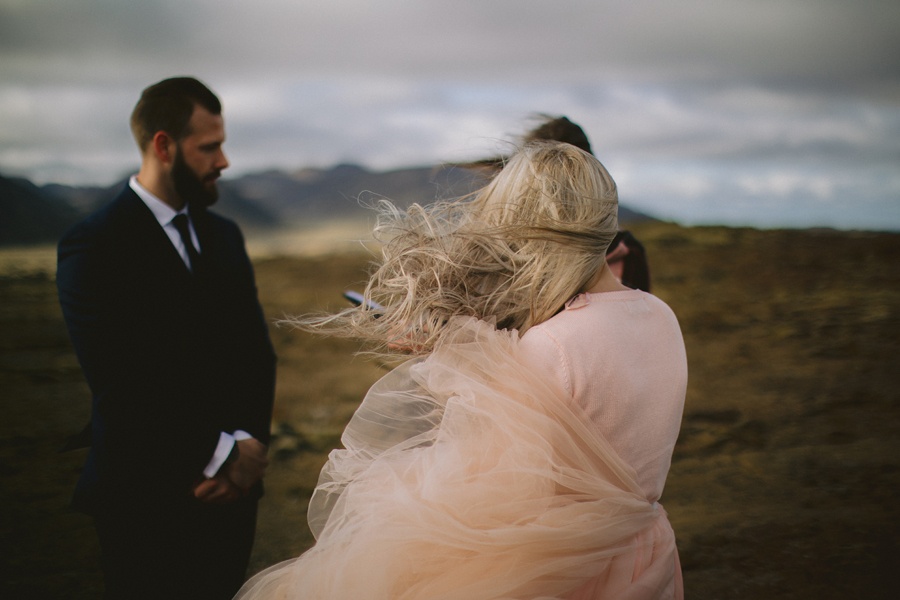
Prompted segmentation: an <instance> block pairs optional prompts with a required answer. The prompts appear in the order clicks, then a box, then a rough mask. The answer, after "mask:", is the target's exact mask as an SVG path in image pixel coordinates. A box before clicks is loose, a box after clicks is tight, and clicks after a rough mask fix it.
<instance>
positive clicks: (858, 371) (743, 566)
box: [0, 223, 900, 600]
mask: <svg viewBox="0 0 900 600" xmlns="http://www.w3.org/2000/svg"><path fill="white" fill-rule="evenodd" d="M633 231H634V232H635V233H636V235H637V236H638V238H639V239H641V240H642V241H643V242H644V243H645V245H646V247H647V251H648V254H649V256H650V260H651V267H652V272H653V278H654V279H653V284H654V292H655V293H656V294H657V295H658V296H659V297H661V298H662V299H663V300H665V301H666V302H668V303H669V304H670V305H671V306H672V308H673V309H674V311H675V313H676V314H677V315H678V317H679V320H680V322H681V326H682V328H683V330H684V336H685V342H686V344H687V350H688V359H689V364H690V384H689V388H688V395H687V403H686V407H685V414H684V421H683V423H682V433H681V437H680V438H679V442H678V445H677V447H676V449H675V456H674V460H673V463H672V469H671V472H670V474H669V479H668V483H667V486H666V491H665V493H664V495H663V499H662V501H663V503H664V505H665V507H666V509H667V510H668V512H669V516H670V519H671V521H672V524H673V526H674V528H675V532H676V535H677V536H678V545H679V549H680V553H681V559H682V563H683V566H684V579H685V589H686V596H687V598H689V599H692V600H703V599H709V600H712V599H726V598H740V599H764V598H765V599H769V598H809V599H813V598H814V599H817V600H822V599H831V598H834V599H837V598H841V599H844V598H895V597H897V592H896V585H895V584H896V583H897V581H898V579H900V575H898V573H900V558H898V549H900V548H898V541H900V509H898V507H897V506H898V505H897V501H896V497H897V495H898V493H900V393H898V388H900V363H898V359H897V357H898V354H900V352H898V351H900V235H898V234H886V233H851V232H834V231H815V230H809V231H802V230H791V231H758V230H753V229H730V228H721V227H709V228H681V227H678V226H675V225H670V224H660V223H648V224H643V225H641V226H636V227H634V228H633ZM47 256H48V255H47V254H43V255H42V254H40V252H39V251H35V252H34V253H29V252H20V253H12V252H10V251H3V252H2V253H0V259H5V260H4V261H3V265H2V266H0V332H2V335H0V406H2V418H0V524H2V536H3V544H2V546H0V548H2V549H0V569H2V570H0V597H2V598H10V599H12V598H15V599H17V600H20V599H21V600H24V599H30V598H84V599H87V598H99V597H100V595H101V592H102V578H101V574H100V572H99V568H98V556H99V550H98V546H97V541H96V538H95V536H94V533H93V530H92V527H91V524H90V521H89V519H88V518H87V517H85V516H84V515H81V514H78V513H75V512H72V511H71V510H70V509H68V508H67V503H68V500H69V496H70V494H71V491H72V488H73V486H74V483H75V480H76V479H77V477H78V473H79V470H80V465H81V462H82V461H83V459H84V451H76V452H70V453H66V454H58V453H57V452H56V450H57V448H59V447H60V446H61V445H62V443H63V441H64V440H65V438H66V436H68V435H69V434H71V433H74V432H75V431H77V430H78V429H79V428H80V427H81V426H82V425H83V424H84V422H85V421H86V419H87V418H88V413H89V406H90V395H89V392H88V389H87V386H86V385H85V383H84V381H83V379H82V376H81V372H80V369H79V367H78V363H77V361H76V358H75V356H74V353H73V351H72V349H71V346H70V344H69V341H68V337H67V335H66V331H65V326H64V324H63V322H62V318H61V314H60V310H59V307H58V305H57V301H56V293H55V286H54V282H53V277H52V273H50V272H48V268H47ZM35 257H37V258H35ZM32 259H33V260H34V262H29V261H30V260H32ZM42 261H43V262H42ZM367 261H368V257H367V256H366V255H365V254H361V253H356V254H352V253H345V254H332V255H326V256H319V257H306V258H302V257H300V258H298V257H275V258H265V259H263V258H258V259H257V260H256V269H257V279H258V284H259V290H260V298H261V300H262V303H263V305H264V308H265V310H266V314H267V316H268V317H269V318H270V319H272V320H273V321H274V320H276V319H278V318H280V317H282V316H284V315H290V314H298V313H303V312H308V311H311V310H320V309H335V308H339V307H342V306H343V305H344V303H343V300H342V298H341V296H340V294H341V292H342V291H343V290H344V289H347V288H353V289H357V290H361V289H362V282H363V281H364V279H365V270H366V266H367ZM271 333H272V338H273V341H274V343H275V347H276V351H277V353H278V355H279V358H280V362H279V376H278V392H277V398H276V404H275V420H274V423H273V431H274V432H275V433H276V437H275V440H274V442H273V444H272V451H271V457H272V465H271V467H270V469H269V474H268V476H267V495H266V496H265V498H264V499H263V501H262V504H261V511H260V521H259V528H258V535H257V542H256V547H255V551H254V555H253V560H252V565H251V570H252V571H254V572H255V571H258V570H260V569H262V568H264V567H266V566H268V565H270V564H272V563H274V562H277V561H280V560H283V559H286V558H289V557H292V556H295V555H297V554H299V553H300V552H302V551H303V550H304V549H305V548H307V547H309V545H310V544H311V543H312V538H311V536H310V533H309V530H308V529H307V526H306V520H305V517H306V504H307V501H308V498H309V495H310V493H311V492H312V489H313V487H314V486H315V483H316V478H317V475H318V471H319V469H320V467H321V466H322V464H323V463H324V461H325V459H326V456H327V453H328V451H329V450H330V449H331V448H333V447H336V446H337V445H338V444H339V438H340V433H341V430H342V428H343V426H344V424H345V423H346V422H347V420H348V419H349V417H350V415H351V414H352V413H353V411H354V409H355V408H356V406H357V404H358V403H359V401H360V399H361V398H362V396H363V394H364V393H365V391H366V390H367V388H368V387H369V386H370V385H371V384H372V383H373V382H374V381H375V380H376V379H377V378H378V377H380V376H381V375H382V374H383V373H384V372H385V371H384V367H383V366H381V365H379V364H376V363H373V362H372V361H369V360H366V359H364V358H362V357H354V352H355V351H356V350H357V349H358V347H357V346H356V345H355V344H353V343H349V342H341V341H334V340H329V339H319V338H314V337H312V336H310V335H307V334H304V333H298V332H296V331H293V330H291V329H290V328H284V327H282V328H279V327H276V326H275V325H273V326H272V330H271Z"/></svg>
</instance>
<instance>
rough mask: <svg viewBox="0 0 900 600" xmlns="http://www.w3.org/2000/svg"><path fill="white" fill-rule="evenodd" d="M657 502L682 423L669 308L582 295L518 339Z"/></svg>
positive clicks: (678, 341)
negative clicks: (579, 408) (581, 410)
mask: <svg viewBox="0 0 900 600" xmlns="http://www.w3.org/2000/svg"><path fill="white" fill-rule="evenodd" d="M521 347H522V349H523V351H524V353H525V356H526V358H527V359H528V360H530V361H532V363H533V364H535V365H538V366H539V367H540V368H542V369H546V370H547V371H548V372H549V374H550V376H552V377H554V378H555V379H556V380H557V381H558V382H559V383H560V384H561V385H562V387H563V389H564V390H566V391H567V392H568V393H569V394H570V396H571V397H572V399H573V400H574V401H575V402H576V403H577V404H578V405H579V406H581V407H582V408H583V409H584V411H585V412H586V413H587V415H588V416H589V417H590V419H591V421H593V423H594V424H595V425H596V426H597V428H598V429H599V430H600V432H601V433H602V434H603V435H604V436H605V437H606V439H607V440H608V441H609V443H610V444H611V445H612V447H613V448H614V449H615V450H616V452H618V454H619V456H620V457H621V458H622V459H623V460H624V461H625V462H626V463H628V464H629V465H631V467H632V468H634V470H635V471H637V481H638V483H639V484H640V486H641V489H642V490H643V491H644V493H645V494H646V495H647V500H648V501H650V502H655V501H656V500H658V499H659V497H660V495H661V494H662V491H663V486H664V485H665V482H666V474H667V473H668V472H669V466H670V465H671V462H672V450H673V448H674V447H675V440H676V438H677V437H678V430H679V428H680V427H681V413H682V410H683V408H684V395H685V390H686V388H687V358H686V356H685V351H684V341H683V340H682V337H681V329H680V328H679V327H678V321H677V320H676V318H675V315H674V313H672V310H671V309H670V308H669V307H668V306H667V305H666V304H665V303H664V302H663V301H662V300H660V299H659V298H657V297H655V296H652V295H650V294H647V293H645V292H642V291H640V290H628V291H622V292H606V293H602V294H582V295H580V296H577V297H575V298H574V299H572V300H571V301H570V302H569V303H568V304H567V305H566V308H565V310H563V311H562V312H560V313H559V314H557V315H556V316H554V317H553V318H551V319H549V320H547V321H545V322H544V323H541V324H540V325H538V326H536V327H533V328H531V329H530V330H528V331H527V332H526V333H525V335H524V336H522V339H521Z"/></svg>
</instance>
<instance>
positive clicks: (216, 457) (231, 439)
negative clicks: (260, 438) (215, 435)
mask: <svg viewBox="0 0 900 600" xmlns="http://www.w3.org/2000/svg"><path fill="white" fill-rule="evenodd" d="M252 437H253V436H252V435H250V434H249V433H247V432H246V431H244V430H243V429H238V430H237V431H235V432H234V433H233V434H231V433H225V432H224V431H220V432H219V443H218V444H216V451H215V452H213V457H212V460H210V461H209V464H208V465H206V468H205V469H203V475H204V476H205V477H206V478H207V479H212V478H213V477H215V476H216V473H218V472H219V469H221V468H222V465H223V464H225V459H227V458H228V455H229V454H231V449H232V448H234V444H235V443H236V442H239V441H241V440H249V439H250V438H252Z"/></svg>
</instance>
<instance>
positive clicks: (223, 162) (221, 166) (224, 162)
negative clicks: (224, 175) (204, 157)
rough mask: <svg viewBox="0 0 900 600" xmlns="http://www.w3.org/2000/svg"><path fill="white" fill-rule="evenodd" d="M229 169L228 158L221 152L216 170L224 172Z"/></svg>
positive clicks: (217, 158) (217, 159)
mask: <svg viewBox="0 0 900 600" xmlns="http://www.w3.org/2000/svg"><path fill="white" fill-rule="evenodd" d="M227 168H228V157H226V156H225V153H224V152H222V151H221V150H220V151H219V156H218V157H216V169H218V170H219V171H222V170H225V169H227Z"/></svg>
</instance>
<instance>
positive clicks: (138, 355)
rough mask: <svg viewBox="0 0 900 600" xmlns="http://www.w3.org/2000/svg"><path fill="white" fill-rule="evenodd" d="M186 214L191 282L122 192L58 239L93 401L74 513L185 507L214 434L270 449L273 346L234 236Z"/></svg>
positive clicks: (71, 321)
mask: <svg viewBox="0 0 900 600" xmlns="http://www.w3.org/2000/svg"><path fill="white" fill-rule="evenodd" d="M191 219H192V221H193V223H194V228H195V230H196V232H197V237H198V238H199V240H200V247H201V251H202V271H201V272H200V273H199V274H198V276H197V277H194V276H192V275H191V273H190V272H189V271H188V269H187V268H186V267H185V264H184V262H183V261H182V259H181V257H180V256H179V254H178V252H177V251H176V250H175V248H174V247H173V246H172V243H171V241H170V240H169V238H168V237H167V236H166V234H165V232H164V231H163V229H162V228H161V227H160V225H159V223H158V221H157V220H156V218H155V217H154V216H153V214H152V213H151V212H150V210H149V209H148V208H147V206H146V205H145V204H144V202H143V201H142V200H141V199H140V198H139V197H138V196H137V195H136V194H135V193H134V192H133V191H132V190H131V189H130V188H129V187H126V188H125V190H124V191H123V192H122V194H121V195H120V196H119V197H118V198H117V199H116V200H114V201H113V202H112V203H110V204H109V205H107V206H106V207H104V208H103V209H101V210H100V211H98V212H96V213H94V214H93V215H91V216H90V217H88V218H87V219H85V220H84V221H82V222H80V223H78V224H77V225H75V226H74V227H72V229H70V230H69V231H68V232H67V233H66V234H65V235H64V236H63V239H62V241H61V242H60V244H59V256H58V268H57V285H58V288H59V298H60V304H61V306H62V309H63V315H64V317H65V320H66V324H67V326H68V328H69V334H70V336H71V339H72V342H73V344H74V346H75V350H76V352H77V354H78V359H79V361H80V362H81V366H82V369H83V370H84V374H85V377H86V378H87V381H88V384H89V386H90V388H91V392H92V396H93V405H92V412H91V433H92V446H91V449H90V451H89V454H88V457H87V460H86V462H85V467H84V470H83V472H82V475H81V478H80V479H79V481H78V485H77V487H76V491H75V497H74V501H73V505H74V506H75V507H76V508H78V509H80V510H83V511H85V512H88V513H95V512H97V511H103V510H111V509H115V508H116V507H122V506H125V505H134V504H135V503H137V504H146V505H148V506H149V505H152V506H156V507H160V506H161V505H165V504H171V505H173V506H175V505H178V504H179V503H185V502H190V501H192V500H193V499H192V498H191V496H190V490H191V486H192V485H193V483H195V482H196V481H197V480H198V478H200V477H202V471H203V469H204V467H205V466H206V464H207V463H208V462H209V460H210V459H211V457H212V455H213V452H214V450H215V448H216V444H217V442H218V439H219V432H221V431H225V432H233V431H235V430H237V429H243V430H245V431H247V432H249V433H250V434H251V435H253V436H254V437H255V438H257V439H258V440H260V441H262V442H263V443H268V440H269V428H270V421H271V416H272V400H273V396H274V387H275V354H274V352H273V349H272V344H271V342H270V341H269V336H268V331H267V328H266V323H265V321H264V319H263V314H262V309H261V308H260V305H259V302H258V300H257V294H256V285H255V281H254V276H253V269H252V267H251V264H250V260H249V259H248V257H247V254H246V251H245V249H244V241H243V238H242V236H241V233H240V230H239V229H238V227H237V225H235V224H234V223H233V222H231V221H229V220H227V219H223V218H222V217H219V216H218V215H215V214H214V213H211V212H208V211H206V210H205V209H200V210H193V209H192V210H191Z"/></svg>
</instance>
